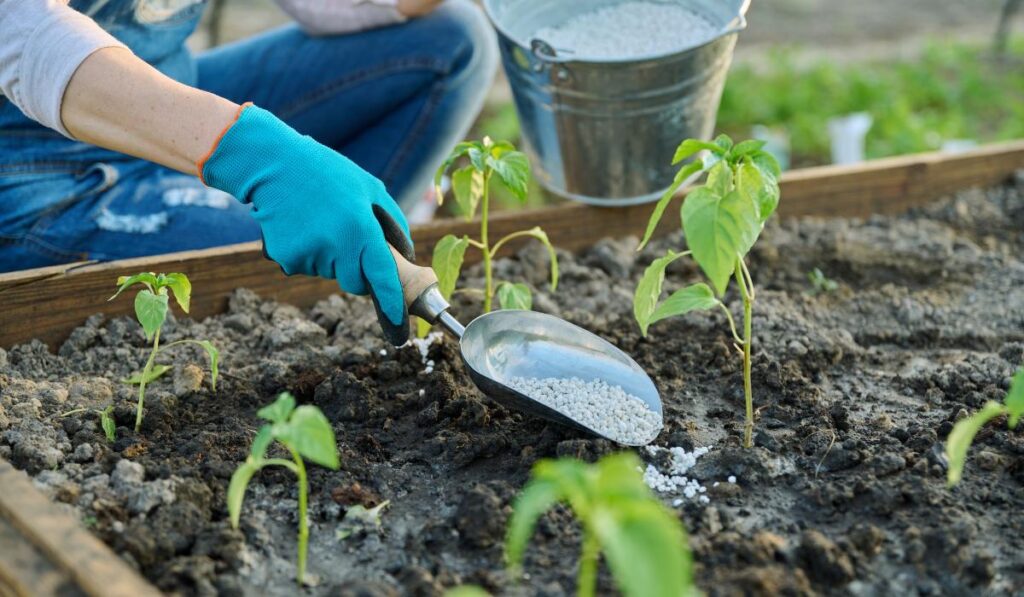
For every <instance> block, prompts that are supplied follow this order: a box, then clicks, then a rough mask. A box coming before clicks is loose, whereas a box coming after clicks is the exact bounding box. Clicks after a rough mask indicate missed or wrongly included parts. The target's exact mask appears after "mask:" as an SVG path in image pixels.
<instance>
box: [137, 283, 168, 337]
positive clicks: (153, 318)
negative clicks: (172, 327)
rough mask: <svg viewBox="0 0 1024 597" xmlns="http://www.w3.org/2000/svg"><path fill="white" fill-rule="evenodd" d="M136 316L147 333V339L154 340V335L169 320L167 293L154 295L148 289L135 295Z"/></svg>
mask: <svg viewBox="0 0 1024 597" xmlns="http://www.w3.org/2000/svg"><path fill="white" fill-rule="evenodd" d="M135 316H136V317H138V318H139V323H140V324H142V330H143V331H144V332H146V339H147V340H152V339H153V334H155V333H156V332H157V330H159V329H160V326H162V325H163V324H164V320H165V319H167V293H166V292H161V293H160V294H153V293H152V292H150V291H149V290H148V289H146V290H140V291H139V293H138V294H136V295H135Z"/></svg>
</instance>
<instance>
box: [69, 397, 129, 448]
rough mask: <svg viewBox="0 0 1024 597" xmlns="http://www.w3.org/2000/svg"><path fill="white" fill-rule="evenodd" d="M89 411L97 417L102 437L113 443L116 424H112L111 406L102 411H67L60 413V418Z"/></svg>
mask: <svg viewBox="0 0 1024 597" xmlns="http://www.w3.org/2000/svg"><path fill="white" fill-rule="evenodd" d="M90 410H91V411H92V412H94V413H96V414H97V415H98V416H99V418H100V427H101V428H102V429H103V435H105V436H106V437H107V441H108V442H110V443H114V440H116V439H117V424H116V423H115V422H114V405H113V404H111V405H110V406H108V407H107V408H104V409H98V408H95V409H89V408H76V409H74V410H69V411H68V412H66V413H61V415H60V416H62V417H69V416H71V415H77V414H80V413H84V412H89V411H90Z"/></svg>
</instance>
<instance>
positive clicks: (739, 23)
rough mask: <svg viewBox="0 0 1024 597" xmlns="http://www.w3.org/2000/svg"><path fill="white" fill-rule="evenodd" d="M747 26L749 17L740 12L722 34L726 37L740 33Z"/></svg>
mask: <svg viewBox="0 0 1024 597" xmlns="http://www.w3.org/2000/svg"><path fill="white" fill-rule="evenodd" d="M746 28H747V17H745V16H744V15H742V14H740V15H738V16H737V17H736V18H735V19H733V20H732V23H730V24H729V28H728V29H726V30H725V31H723V32H722V36H723V37H724V36H726V35H732V34H733V33H739V32H740V31H743V30H744V29H746Z"/></svg>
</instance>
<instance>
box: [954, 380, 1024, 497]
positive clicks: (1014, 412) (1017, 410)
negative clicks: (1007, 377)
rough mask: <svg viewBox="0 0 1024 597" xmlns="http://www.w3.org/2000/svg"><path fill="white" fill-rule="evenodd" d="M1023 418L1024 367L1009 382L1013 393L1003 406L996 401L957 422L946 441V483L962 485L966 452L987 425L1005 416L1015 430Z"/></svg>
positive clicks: (1010, 426) (1010, 392)
mask: <svg viewBox="0 0 1024 597" xmlns="http://www.w3.org/2000/svg"><path fill="white" fill-rule="evenodd" d="M1022 415H1024V368H1021V369H1020V370H1018V371H1017V373H1016V374H1015V375H1014V376H1013V379H1012V380H1011V381H1010V391H1009V392H1008V393H1007V394H1006V399H1005V400H1003V403H1002V404H999V403H998V402H996V401H995V400H989V401H988V402H987V403H985V406H983V407H981V410H979V411H978V412H976V413H974V414H973V415H971V416H969V417H967V418H965V419H961V420H960V421H957V423H956V425H954V426H953V430H952V431H950V432H949V437H947V438H946V460H948V461H949V469H948V470H947V472H946V481H947V484H948V485H949V486H950V487H953V486H954V485H956V484H957V483H959V482H960V478H961V477H962V476H963V474H964V464H965V463H966V462H967V450H968V449H970V447H971V443H972V442H973V441H974V436H976V435H977V434H978V431H980V430H981V428H982V427H984V426H985V424H986V423H988V422H989V421H991V420H992V419H995V418H996V417H1002V416H1005V417H1006V425H1007V427H1009V428H1010V429H1016V428H1017V423H1019V422H1020V418H1021V416H1022Z"/></svg>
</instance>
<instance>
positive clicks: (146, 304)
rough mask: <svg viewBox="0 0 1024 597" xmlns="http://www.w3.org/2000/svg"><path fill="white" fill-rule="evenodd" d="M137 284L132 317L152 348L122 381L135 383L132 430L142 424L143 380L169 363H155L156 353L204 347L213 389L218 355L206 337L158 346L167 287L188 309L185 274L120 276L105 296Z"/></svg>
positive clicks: (189, 290) (188, 284) (161, 371)
mask: <svg viewBox="0 0 1024 597" xmlns="http://www.w3.org/2000/svg"><path fill="white" fill-rule="evenodd" d="M136 284H139V285H141V286H144V288H143V289H142V290H140V291H139V292H138V294H136V295H135V317H136V318H137V319H138V320H139V324H140V325H142V331H143V332H145V334H146V340H147V341H150V342H152V343H153V348H152V349H151V350H150V352H149V358H148V359H146V365H145V367H143V369H142V371H139V372H137V373H135V374H133V375H132V376H130V377H129V378H127V379H125V380H124V381H125V382H126V383H137V384H139V402H138V404H137V405H136V408H135V432H136V433H138V432H139V429H141V428H142V412H143V408H144V405H145V400H146V384H149V383H151V382H152V381H154V380H156V379H157V378H158V377H160V376H161V375H163V374H164V373H167V371H169V370H170V369H171V367H170V366H169V365H157V364H155V362H154V361H155V359H156V355H157V354H159V353H160V352H161V351H163V350H166V349H168V348H171V347H172V346H181V345H183V344H195V345H197V346H199V347H201V348H202V349H203V350H205V351H206V354H207V355H208V356H209V357H210V386H211V387H212V388H213V391H215V392H216V391H217V363H218V361H219V359H220V352H219V351H218V350H217V349H216V348H215V347H214V346H213V344H212V343H210V341H208V340H178V341H176V342H171V343H170V344H167V345H165V346H162V347H161V346H160V331H161V329H163V325H164V321H166V320H167V311H168V309H169V308H170V307H169V304H168V294H167V291H168V289H170V292H171V294H173V295H174V300H175V301H177V303H178V306H179V307H181V310H182V311H184V312H185V313H188V309H189V303H190V302H191V300H192V283H191V282H189V279H188V276H186V275H185V274H154V273H151V272H143V273H140V274H135V275H134V276H121V277H119V278H118V279H117V286H118V288H117V292H115V293H114V296H112V297H110V298H109V299H108V300H111V301H112V300H114V299H116V298H117V297H118V296H120V294H121V293H122V292H124V291H125V290H127V289H128V288H129V287H131V286H134V285H136Z"/></svg>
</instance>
